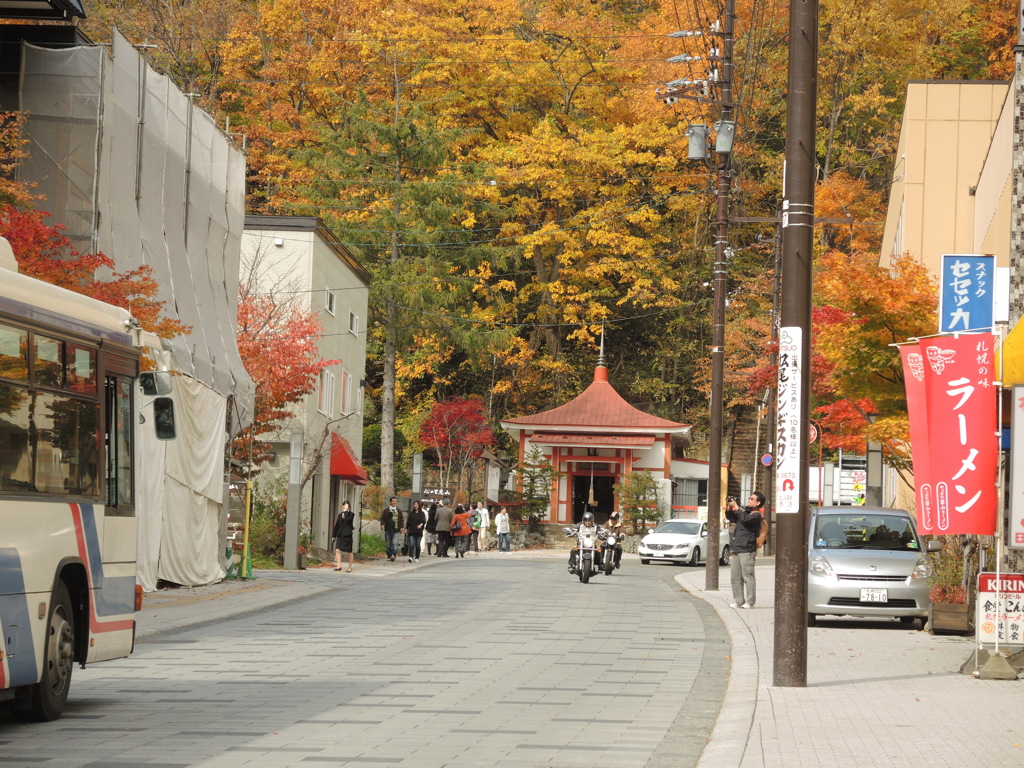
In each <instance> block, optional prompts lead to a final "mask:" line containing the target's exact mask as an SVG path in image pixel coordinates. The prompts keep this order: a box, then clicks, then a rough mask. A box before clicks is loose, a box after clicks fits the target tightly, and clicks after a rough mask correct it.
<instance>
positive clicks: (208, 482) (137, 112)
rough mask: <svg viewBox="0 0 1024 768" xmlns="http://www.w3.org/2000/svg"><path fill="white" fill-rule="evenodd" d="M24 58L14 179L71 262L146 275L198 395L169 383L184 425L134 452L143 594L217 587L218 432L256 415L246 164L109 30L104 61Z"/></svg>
mask: <svg viewBox="0 0 1024 768" xmlns="http://www.w3.org/2000/svg"><path fill="white" fill-rule="evenodd" d="M22 52H23V56H22V58H23V66H22V73H23V74H22V83H21V88H20V99H21V108H22V110H23V111H24V112H25V113H27V115H28V122H27V126H26V136H27V138H28V141H29V145H28V150H29V159H28V161H27V162H26V163H25V164H24V165H23V166H22V169H21V171H20V173H21V177H22V178H24V179H26V180H28V181H33V182H36V183H37V185H38V187H37V190H38V191H39V192H40V193H42V194H43V195H45V202H44V203H43V204H42V207H43V208H44V210H47V211H50V212H51V213H52V214H53V217H54V220H55V222H56V223H60V224H63V225H64V226H65V227H66V234H67V235H68V237H69V238H71V240H72V242H73V244H74V245H75V247H77V248H78V249H79V250H80V251H82V252H96V251H100V252H103V253H105V254H106V255H107V256H109V257H111V258H112V259H113V260H114V262H115V265H116V269H117V270H118V271H119V272H123V271H128V270H133V269H137V268H139V267H142V266H148V267H150V268H151V269H152V273H153V277H154V279H155V280H156V281H157V283H158V285H159V294H158V296H157V298H158V299H159V300H162V301H164V302H165V305H164V311H165V313H166V314H168V315H170V316H172V317H176V318H177V319H178V320H180V321H181V322H182V323H183V324H185V325H186V326H188V327H189V331H188V332H187V333H185V334H183V335H181V336H178V337H176V338H174V339H170V340H164V341H163V344H164V351H165V352H166V355H159V356H160V357H163V358H165V359H167V360H168V361H169V363H168V366H167V367H168V368H169V369H171V370H174V371H178V372H181V373H183V374H185V376H186V377H191V378H192V379H194V380H195V381H189V380H188V379H187V378H185V377H182V376H178V377H175V381H176V383H177V382H182V383H181V384H180V386H179V392H176V394H175V398H176V400H177V414H178V418H179V419H184V421H185V422H186V423H189V424H190V425H191V426H190V428H189V429H185V430H179V437H178V439H177V440H176V441H175V443H174V444H173V445H172V446H167V447H166V450H164V449H162V448H160V447H159V446H156V445H152V444H149V443H147V442H141V441H140V445H144V446H145V448H146V451H147V452H146V453H145V454H144V455H142V456H141V457H140V467H139V470H140V482H139V489H138V498H137V509H138V510H139V529H140V540H139V574H140V583H142V584H143V586H144V587H145V588H146V589H147V590H151V589H153V588H155V584H156V580H157V579H166V580H168V581H173V582H175V583H179V584H188V585H194V584H202V583H208V582H209V581H214V580H216V579H219V578H221V577H223V573H224V572H223V562H224V552H223V536H222V535H218V534H224V533H226V513H225V508H224V503H225V498H224V497H225V483H224V480H223V478H224V452H225V449H226V444H227V434H226V433H227V431H228V430H231V431H234V430H236V429H238V428H240V427H243V426H245V425H247V424H248V423H249V421H250V419H251V413H252V401H253V384H252V381H251V379H250V378H249V376H248V374H247V373H246V371H245V368H244V365H243V364H242V360H241V357H240V355H239V353H238V347H237V344H236V327H237V326H236V316H237V309H238V307H237V301H238V270H239V257H240V242H241V236H242V228H243V222H244V202H245V157H244V155H243V153H242V152H241V151H240V150H239V149H238V147H237V146H235V144H234V143H233V142H232V141H231V140H230V138H229V137H228V136H227V135H226V134H225V133H223V132H222V131H220V130H219V128H218V127H217V126H216V125H215V124H214V122H213V119H212V118H211V117H210V115H208V114H206V113H205V112H203V111H202V110H201V109H199V108H198V107H196V106H194V105H193V104H192V102H191V100H190V99H189V98H188V97H187V96H186V95H185V94H184V93H182V92H181V91H180V90H179V89H178V88H177V87H176V86H175V85H174V84H173V83H172V82H171V80H170V79H169V78H168V77H166V76H165V75H162V74H160V73H158V72H156V71H155V70H154V69H152V68H151V67H150V66H149V65H148V64H147V63H146V62H145V60H144V59H143V57H142V56H140V55H139V53H138V52H137V51H136V50H135V49H134V48H133V47H132V46H131V44H130V43H128V41H127V40H126V39H125V38H124V37H123V36H122V35H121V34H120V33H118V32H117V31H116V30H115V31H114V39H113V45H112V48H111V50H110V51H107V50H106V49H104V48H103V47H101V46H83V47H74V48H62V49H47V48H39V47H36V46H32V45H29V44H24V45H23V48H22ZM197 387H198V389H197ZM197 393H198V394H197ZM211 398H212V399H215V400H216V401H217V403H218V404H217V405H216V406H215V405H214V404H213V403H212V401H211ZM229 403H230V405H231V411H230V414H229V413H228V405H229ZM200 415H201V418H198V416H200ZM229 421H230V424H229ZM193 422H194V423H193ZM141 431H142V430H140V432H141ZM214 446H215V447H216V450H214V449H213V448H214ZM182 457H188V459H187V461H186V460H184V459H182ZM200 461H202V462H207V463H206V464H205V465H203V466H202V467H200V466H199V464H197V462H200ZM183 462H184V463H183ZM186 466H187V467H188V471H185V470H184V467H186Z"/></svg>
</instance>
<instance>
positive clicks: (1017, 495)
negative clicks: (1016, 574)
mask: <svg viewBox="0 0 1024 768" xmlns="http://www.w3.org/2000/svg"><path fill="white" fill-rule="evenodd" d="M1022 479H1024V387H1020V386H1018V387H1014V388H1013V412H1012V413H1011V415H1010V511H1009V521H1008V522H1009V525H1007V526H1006V545H1007V546H1008V547H1009V548H1010V549H1024V480H1022Z"/></svg>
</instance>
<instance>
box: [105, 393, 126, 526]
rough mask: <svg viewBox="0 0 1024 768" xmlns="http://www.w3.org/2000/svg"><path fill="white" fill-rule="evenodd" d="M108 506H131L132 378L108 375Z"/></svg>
mask: <svg viewBox="0 0 1024 768" xmlns="http://www.w3.org/2000/svg"><path fill="white" fill-rule="evenodd" d="M106 389H107V424H106V446H107V506H108V507H114V508H117V509H120V510H124V511H126V512H130V511H131V509H132V417H131V414H132V380H131V379H130V378H128V377H121V376H107V388H106Z"/></svg>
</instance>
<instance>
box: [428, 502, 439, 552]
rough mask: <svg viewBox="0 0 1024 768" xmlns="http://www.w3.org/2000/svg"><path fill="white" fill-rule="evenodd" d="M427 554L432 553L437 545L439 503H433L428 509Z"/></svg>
mask: <svg viewBox="0 0 1024 768" xmlns="http://www.w3.org/2000/svg"><path fill="white" fill-rule="evenodd" d="M426 531H427V536H426V538H427V554H428V555H429V554H431V552H432V551H433V548H434V547H436V546H437V504H431V505H430V509H428V510H427V525H426Z"/></svg>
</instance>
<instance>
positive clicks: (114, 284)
mask: <svg viewBox="0 0 1024 768" xmlns="http://www.w3.org/2000/svg"><path fill="white" fill-rule="evenodd" d="M49 215H50V214H48V213H46V212H45V211H35V210H28V211H22V210H18V209H17V208H15V207H14V206H11V205H4V206H2V207H0V235H2V236H3V237H6V238H7V240H8V242H10V244H11V249H12V250H13V251H14V257H15V258H16V259H17V261H18V269H19V271H20V272H21V273H22V274H25V275H29V276H31V277H34V278H37V279H38V280H43V281H44V282H47V283H52V284H54V285H59V286H60V287H61V288H67V289H68V290H71V291H74V292H75V293H81V294H83V295H85V296H91V297H92V298H94V299H99V300H100V301H105V302H107V303H108V304H113V305H114V306H117V307H123V308H124V309H127V310H128V311H129V312H131V313H132V316H133V317H134V318H136V319H137V320H138V321H139V323H140V324H141V325H142V327H143V329H145V330H147V331H151V332H153V333H155V334H157V335H158V336H161V337H163V338H170V337H172V336H175V335H178V334H182V333H188V331H190V330H191V328H190V327H189V326H187V325H184V324H183V323H181V322H179V321H178V320H177V319H175V318H172V317H168V316H166V315H164V314H163V309H164V304H165V302H163V301H159V300H157V299H156V298H155V297H156V295H157V293H158V291H159V285H158V284H157V282H156V280H154V279H153V270H152V268H151V267H148V266H143V267H139V268H138V269H133V270H129V271H127V272H118V271H116V270H115V269H114V266H115V265H114V260H113V259H112V258H110V257H109V256H107V255H106V254H103V253H80V252H79V251H78V250H77V249H76V248H75V247H74V246H72V245H71V241H70V240H69V239H68V238H67V237H66V236H65V235H64V227H63V226H61V225H60V224H52V225H51V224H47V223H46V221H45V220H46V219H47V218H48V217H49ZM103 273H108V274H109V275H110V277H109V278H107V279H102V278H100V277H97V274H103Z"/></svg>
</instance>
